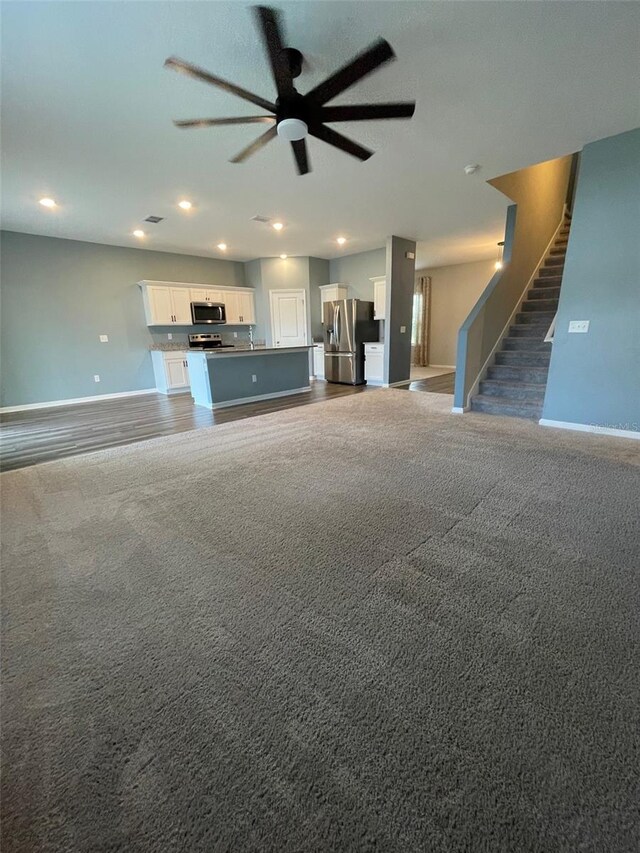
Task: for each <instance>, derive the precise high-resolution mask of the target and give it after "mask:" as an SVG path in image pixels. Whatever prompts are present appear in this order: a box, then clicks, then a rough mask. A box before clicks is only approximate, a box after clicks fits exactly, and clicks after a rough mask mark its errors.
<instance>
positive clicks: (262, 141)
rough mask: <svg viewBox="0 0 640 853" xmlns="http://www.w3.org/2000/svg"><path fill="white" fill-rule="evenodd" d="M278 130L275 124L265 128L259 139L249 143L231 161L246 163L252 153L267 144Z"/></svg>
mask: <svg viewBox="0 0 640 853" xmlns="http://www.w3.org/2000/svg"><path fill="white" fill-rule="evenodd" d="M277 132H278V131H277V128H276V126H275V124H274V125H273V127H270V128H269V130H265V132H264V133H263V134H262V136H259V137H258V138H257V139H254V140H253V142H252V143H251V145H247V147H246V148H243V149H242V151H241V152H240V153H239V154H236V156H235V157H234V158H233V159H232V160H230V161H229V162H230V163H244V161H245V160H246V159H247V158H248V157H251V155H252V154H255V153H256V151H259V150H260V149H261V148H262V147H263V146H264V145H266V144H267V142H270V141H271V140H272V139H273V137H274V136H275V135H276V133H277Z"/></svg>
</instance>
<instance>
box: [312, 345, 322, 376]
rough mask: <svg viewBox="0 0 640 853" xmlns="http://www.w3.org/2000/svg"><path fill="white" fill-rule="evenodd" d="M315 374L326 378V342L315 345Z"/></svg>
mask: <svg viewBox="0 0 640 853" xmlns="http://www.w3.org/2000/svg"><path fill="white" fill-rule="evenodd" d="M313 375H314V376H315V377H316V379H324V344H314V345H313Z"/></svg>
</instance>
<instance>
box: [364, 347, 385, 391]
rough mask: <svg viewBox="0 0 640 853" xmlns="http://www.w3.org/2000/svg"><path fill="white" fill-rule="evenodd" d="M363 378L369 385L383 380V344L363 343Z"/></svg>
mask: <svg viewBox="0 0 640 853" xmlns="http://www.w3.org/2000/svg"><path fill="white" fill-rule="evenodd" d="M364 378H365V379H366V381H367V384H369V385H382V384H383V382H384V344H365V345H364Z"/></svg>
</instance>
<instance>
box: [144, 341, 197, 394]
mask: <svg viewBox="0 0 640 853" xmlns="http://www.w3.org/2000/svg"><path fill="white" fill-rule="evenodd" d="M151 361H152V363H153V373H154V375H155V378H156V388H157V389H158V391H160V393H161V394H174V393H177V392H178V391H186V390H187V389H188V388H189V367H188V364H187V353H186V352H179V351H176V350H171V351H160V350H153V351H152V352H151Z"/></svg>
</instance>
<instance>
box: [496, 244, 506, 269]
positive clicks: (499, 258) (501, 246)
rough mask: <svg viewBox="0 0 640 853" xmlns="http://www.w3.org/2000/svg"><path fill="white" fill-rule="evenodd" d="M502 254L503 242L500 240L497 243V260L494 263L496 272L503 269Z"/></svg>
mask: <svg viewBox="0 0 640 853" xmlns="http://www.w3.org/2000/svg"><path fill="white" fill-rule="evenodd" d="M503 252H504V240H501V241H500V242H499V243H498V260H497V261H496V263H495V268H496V269H497V270H501V269H502V268H503V267H504V262H503V260H502V257H503Z"/></svg>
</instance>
